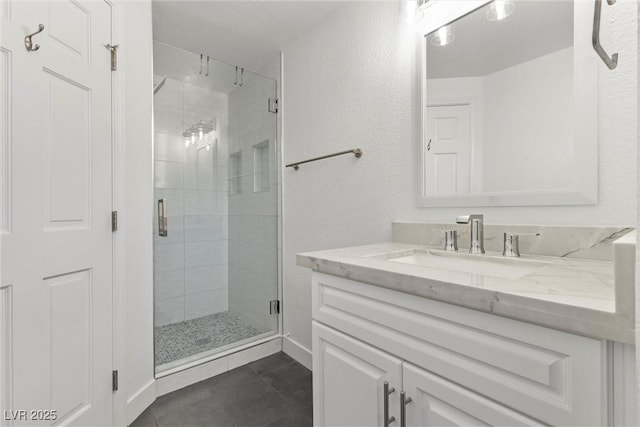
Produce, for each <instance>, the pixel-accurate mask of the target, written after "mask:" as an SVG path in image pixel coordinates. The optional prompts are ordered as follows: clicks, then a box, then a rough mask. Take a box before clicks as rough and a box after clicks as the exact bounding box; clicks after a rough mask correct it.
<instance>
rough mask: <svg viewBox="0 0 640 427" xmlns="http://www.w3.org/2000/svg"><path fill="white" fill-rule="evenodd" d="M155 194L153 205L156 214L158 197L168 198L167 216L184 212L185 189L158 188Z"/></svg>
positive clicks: (156, 214)
mask: <svg viewBox="0 0 640 427" xmlns="http://www.w3.org/2000/svg"><path fill="white" fill-rule="evenodd" d="M154 195H155V198H156V199H155V202H154V203H155V204H154V206H153V215H154V216H158V199H167V204H166V206H165V210H166V212H167V216H179V215H182V213H183V212H184V191H182V190H171V189H165V188H156V189H155V190H154Z"/></svg>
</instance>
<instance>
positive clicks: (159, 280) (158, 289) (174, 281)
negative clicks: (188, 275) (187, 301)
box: [153, 269, 185, 300]
mask: <svg viewBox="0 0 640 427" xmlns="http://www.w3.org/2000/svg"><path fill="white" fill-rule="evenodd" d="M184 279H185V271H184V270H182V269H181V270H172V271H163V272H162V274H156V276H155V277H154V280H153V282H154V287H153V291H154V297H155V298H156V300H160V299H166V298H174V297H181V296H184V292H185V288H184Z"/></svg>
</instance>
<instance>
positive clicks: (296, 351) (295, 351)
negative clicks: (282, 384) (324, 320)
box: [282, 337, 313, 369]
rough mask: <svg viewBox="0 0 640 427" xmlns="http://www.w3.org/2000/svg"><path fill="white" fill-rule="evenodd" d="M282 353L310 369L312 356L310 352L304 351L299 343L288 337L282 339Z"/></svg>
mask: <svg viewBox="0 0 640 427" xmlns="http://www.w3.org/2000/svg"><path fill="white" fill-rule="evenodd" d="M282 351H284V352H285V353H287V354H288V355H289V356H291V357H293V358H294V359H295V360H296V361H298V362H299V363H301V364H303V365H304V366H305V367H306V368H307V369H312V365H313V356H312V353H311V350H308V349H306V348H305V347H303V346H302V345H301V344H300V343H298V342H296V341H294V340H292V339H291V338H289V337H284V338H283V339H282Z"/></svg>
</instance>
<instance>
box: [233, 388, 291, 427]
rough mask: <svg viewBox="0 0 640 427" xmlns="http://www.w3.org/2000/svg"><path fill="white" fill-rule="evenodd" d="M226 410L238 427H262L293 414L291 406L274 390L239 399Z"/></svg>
mask: <svg viewBox="0 0 640 427" xmlns="http://www.w3.org/2000/svg"><path fill="white" fill-rule="evenodd" d="M225 409H226V410H227V412H228V413H229V415H231V418H232V419H233V421H234V422H235V423H236V425H238V426H242V427H253V426H262V425H264V424H268V423H270V422H272V421H274V420H277V419H278V418H280V417H282V416H283V415H285V414H288V413H289V412H293V408H292V407H291V405H289V403H287V401H286V400H284V399H283V398H282V397H281V396H280V395H278V394H277V393H275V392H273V390H270V392H267V393H262V394H261V395H260V396H259V397H253V398H251V399H239V400H237V401H235V402H232V403H229V404H227V405H225Z"/></svg>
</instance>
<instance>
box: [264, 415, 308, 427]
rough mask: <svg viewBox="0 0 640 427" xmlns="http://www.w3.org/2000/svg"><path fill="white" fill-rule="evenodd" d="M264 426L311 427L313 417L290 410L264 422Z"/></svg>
mask: <svg viewBox="0 0 640 427" xmlns="http://www.w3.org/2000/svg"><path fill="white" fill-rule="evenodd" d="M264 427H313V418H312V417H309V416H306V415H303V414H300V413H298V412H290V413H288V414H287V415H284V416H282V417H280V418H278V419H277V420H274V421H272V422H270V423H269V424H265V425H264Z"/></svg>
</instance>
